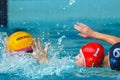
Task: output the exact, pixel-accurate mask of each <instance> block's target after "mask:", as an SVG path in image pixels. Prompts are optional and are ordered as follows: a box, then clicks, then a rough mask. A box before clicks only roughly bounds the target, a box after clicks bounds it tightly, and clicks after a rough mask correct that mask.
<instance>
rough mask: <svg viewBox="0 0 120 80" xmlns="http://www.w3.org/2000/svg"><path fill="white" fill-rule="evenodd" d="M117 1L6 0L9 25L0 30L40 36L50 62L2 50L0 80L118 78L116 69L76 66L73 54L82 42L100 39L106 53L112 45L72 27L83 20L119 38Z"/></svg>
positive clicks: (93, 79)
mask: <svg viewBox="0 0 120 80" xmlns="http://www.w3.org/2000/svg"><path fill="white" fill-rule="evenodd" d="M119 2H120V1H119V0H116V1H114V0H109V1H108V0H106V1H104V0H101V1H99V2H98V0H91V1H90V0H62V1H60V0H24V1H23V0H22V1H21V0H9V9H8V16H9V19H8V20H9V25H8V27H6V28H3V27H1V28H0V31H5V32H7V34H8V35H10V34H12V33H13V32H14V31H19V30H22V31H26V32H29V33H30V34H32V36H33V37H40V38H41V40H42V43H43V47H44V45H45V44H46V43H47V42H50V43H51V45H50V48H49V52H48V58H49V63H47V64H46V63H41V64H39V63H38V62H37V61H36V60H35V59H34V58H32V57H30V56H28V55H23V56H22V57H15V58H13V57H8V56H7V55H6V54H7V52H2V53H1V58H0V80H96V79H97V80H119V79H120V74H119V71H113V70H111V69H108V68H81V67H78V66H76V65H75V56H76V55H77V54H78V52H79V48H80V47H81V46H82V45H83V44H86V43H87V42H91V41H96V42H99V43H101V44H103V46H104V48H105V51H106V55H107V53H108V51H109V48H110V47H111V45H110V44H108V43H105V42H103V41H100V40H94V39H84V38H82V37H79V36H78V35H77V34H78V32H77V31H76V30H74V27H73V26H74V24H75V23H76V22H82V23H85V24H87V25H88V26H90V27H91V28H92V29H94V30H96V31H98V32H102V33H105V34H111V35H114V36H118V37H120V35H119V31H120V15H119V14H120V9H119V7H120V5H119ZM93 3H94V4H93ZM108 3H110V4H108ZM106 5H107V6H106ZM20 54H26V53H25V52H20Z"/></svg>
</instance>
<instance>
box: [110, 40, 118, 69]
mask: <svg viewBox="0 0 120 80" xmlns="http://www.w3.org/2000/svg"><path fill="white" fill-rule="evenodd" d="M109 61H110V67H111V69H113V70H120V42H119V43H116V44H114V45H113V46H112V47H111V48H110V51H109Z"/></svg>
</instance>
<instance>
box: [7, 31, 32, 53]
mask: <svg viewBox="0 0 120 80" xmlns="http://www.w3.org/2000/svg"><path fill="white" fill-rule="evenodd" d="M31 43H33V38H32V36H31V35H30V34H29V33H27V32H24V31H18V32H15V33H13V34H12V35H10V37H9V38H8V50H10V51H29V50H32V48H31Z"/></svg>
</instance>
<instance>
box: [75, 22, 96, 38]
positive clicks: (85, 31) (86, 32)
mask: <svg viewBox="0 0 120 80" xmlns="http://www.w3.org/2000/svg"><path fill="white" fill-rule="evenodd" d="M74 28H75V29H76V30H77V31H79V32H80V33H79V34H78V35H79V36H82V37H84V38H90V37H93V36H94V31H93V30H92V29H91V28H89V27H88V26H87V25H85V24H82V23H76V24H75V25H74Z"/></svg>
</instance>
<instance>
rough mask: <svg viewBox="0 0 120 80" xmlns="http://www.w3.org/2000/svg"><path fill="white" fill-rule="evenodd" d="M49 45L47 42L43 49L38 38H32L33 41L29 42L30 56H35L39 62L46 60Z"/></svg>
mask: <svg viewBox="0 0 120 80" xmlns="http://www.w3.org/2000/svg"><path fill="white" fill-rule="evenodd" d="M49 45H50V43H47V44H46V45H45V48H44V49H43V48H42V46H41V41H40V38H38V40H37V41H36V39H34V43H33V44H31V46H32V49H33V53H32V56H33V57H35V58H36V59H37V60H38V61H39V62H48V59H47V53H48V48H49Z"/></svg>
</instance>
